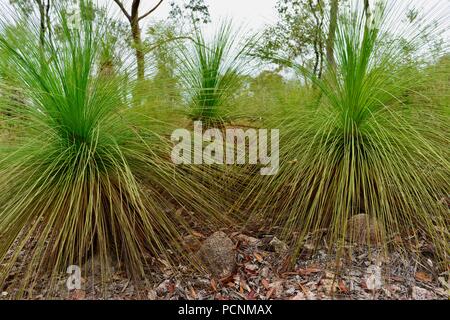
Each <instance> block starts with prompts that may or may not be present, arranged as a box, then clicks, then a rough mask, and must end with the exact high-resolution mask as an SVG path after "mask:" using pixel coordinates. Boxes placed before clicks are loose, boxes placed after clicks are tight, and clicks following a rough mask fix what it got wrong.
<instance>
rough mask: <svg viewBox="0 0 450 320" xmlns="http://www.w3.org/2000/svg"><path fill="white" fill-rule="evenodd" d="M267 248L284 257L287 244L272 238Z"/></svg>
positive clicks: (287, 248)
mask: <svg viewBox="0 0 450 320" xmlns="http://www.w3.org/2000/svg"><path fill="white" fill-rule="evenodd" d="M269 247H270V248H271V249H272V250H273V251H275V252H276V253H277V254H279V255H284V254H286V253H287V252H288V250H289V247H288V246H287V244H286V243H284V242H283V241H281V240H280V239H278V238H277V237H274V238H273V239H272V241H270V242H269Z"/></svg>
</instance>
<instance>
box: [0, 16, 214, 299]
mask: <svg viewBox="0 0 450 320" xmlns="http://www.w3.org/2000/svg"><path fill="white" fill-rule="evenodd" d="M60 12H63V11H61V10H60ZM57 22H58V24H59V25H60V26H61V28H60V30H59V36H58V39H54V40H52V39H50V40H49V39H47V40H46V43H45V47H44V48H43V47H41V46H40V44H39V40H38V39H39V38H38V35H37V34H35V33H33V30H36V33H37V32H38V30H39V28H38V27H37V25H33V24H32V23H33V22H30V26H29V28H28V30H29V31H28V33H20V34H19V33H18V34H17V35H16V37H15V38H14V40H13V38H11V37H9V38H5V37H0V48H1V50H2V52H6V53H7V54H8V56H9V59H8V63H13V64H14V68H13V70H15V72H14V78H15V79H16V81H17V82H19V83H20V84H21V86H20V91H21V92H20V93H21V95H22V96H23V99H22V98H21V99H20V103H17V105H15V106H14V115H13V116H12V117H11V118H10V120H9V121H10V122H12V123H14V125H15V128H16V130H15V131H14V139H13V141H11V140H8V141H0V143H1V145H0V186H1V190H2V193H1V194H0V287H3V286H5V285H7V284H8V283H7V282H5V281H7V279H8V277H10V276H11V275H12V274H13V273H14V274H21V280H20V281H21V284H22V286H21V289H22V290H21V291H20V292H19V295H22V294H23V293H24V290H25V289H26V292H27V294H28V295H32V292H33V290H32V289H33V287H34V286H35V285H36V284H37V283H38V281H39V280H40V279H43V277H44V276H45V277H47V278H48V277H50V281H51V282H50V288H49V290H48V291H47V292H48V293H49V294H50V293H51V291H50V289H51V288H52V287H53V286H54V285H56V276H57V275H58V274H59V273H60V272H63V273H65V271H66V269H67V267H68V266H70V265H78V266H80V267H84V268H86V270H87V268H89V263H90V262H89V261H94V259H95V261H99V262H100V266H101V267H100V268H101V275H96V276H98V277H100V278H101V279H97V280H101V281H102V282H103V281H106V280H107V276H108V275H109V274H110V273H109V272H110V270H111V267H112V265H114V266H115V267H119V268H123V269H124V270H125V271H127V273H128V274H129V276H130V277H135V278H141V277H145V274H146V266H147V264H148V263H149V262H151V259H150V258H151V257H152V256H153V257H155V258H157V259H160V260H165V261H168V262H169V263H175V261H177V260H179V259H183V257H185V256H186V255H187V253H186V252H185V251H184V250H183V248H182V247H181V242H180V237H181V235H182V234H184V233H185V232H188V231H189V230H187V228H186V221H185V220H184V219H183V215H182V214H180V213H175V211H177V210H176V209H177V208H181V207H185V208H186V209H187V210H191V211H192V212H194V213H195V214H194V218H195V217H198V218H200V217H201V218H200V220H201V221H203V222H204V223H207V222H214V221H216V220H215V218H214V214H213V212H215V209H213V207H214V204H215V203H218V202H219V201H220V199H215V198H214V197H213V196H212V195H210V196H208V194H210V191H209V187H208V186H206V185H204V184H202V183H201V181H200V182H199V183H196V181H199V180H198V177H200V176H201V174H202V172H197V171H196V169H195V168H192V169H191V170H190V171H189V173H186V172H180V171H179V170H178V169H177V168H176V167H175V166H174V165H173V164H172V163H171V161H170V150H171V144H170V141H169V142H167V141H166V140H165V139H163V138H162V137H161V136H160V135H159V134H158V132H161V130H162V128H163V127H165V125H164V124H162V123H161V122H160V121H157V120H152V119H149V118H147V117H144V116H142V115H141V114H139V113H138V112H137V111H136V110H135V109H134V108H133V106H132V104H131V102H130V101H129V100H132V99H131V98H130V97H129V96H130V95H129V94H128V95H127V94H124V91H126V88H125V89H124V90H122V89H123V88H122V86H123V83H124V81H122V79H121V77H120V76H119V74H120V72H119V70H116V72H115V73H114V74H115V75H114V74H108V76H105V75H104V74H102V72H101V71H102V68H101V65H98V62H99V61H101V60H100V58H101V54H102V51H101V44H102V41H101V40H102V35H104V34H105V33H104V32H103V31H104V29H105V28H107V25H102V24H101V23H97V24H93V23H92V22H86V21H82V22H81V25H80V26H79V27H78V28H70V26H71V25H70V24H69V23H68V21H67V17H66V16H65V15H64V14H63V13H61V14H59V15H58V19H57ZM3 23H7V22H3ZM2 86H3V85H2ZM4 86H5V87H7V86H6V85H4ZM8 107H9V105H8V104H7V103H2V105H1V108H2V109H4V108H8ZM173 207H175V210H170V208H173ZM188 260H190V261H193V260H194V259H192V257H190V258H189V259H188ZM83 270H84V271H85V269H83ZM91 276H94V275H93V274H86V275H84V277H91ZM46 286H49V284H46Z"/></svg>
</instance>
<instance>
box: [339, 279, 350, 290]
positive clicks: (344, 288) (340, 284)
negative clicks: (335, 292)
mask: <svg viewBox="0 0 450 320" xmlns="http://www.w3.org/2000/svg"><path fill="white" fill-rule="evenodd" d="M339 290H341V292H343V293H348V291H349V290H348V288H347V286H346V285H345V282H344V280H340V281H339Z"/></svg>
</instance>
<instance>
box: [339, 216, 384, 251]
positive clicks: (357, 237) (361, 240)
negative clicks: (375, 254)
mask: <svg viewBox="0 0 450 320" xmlns="http://www.w3.org/2000/svg"><path fill="white" fill-rule="evenodd" d="M380 231H381V230H380V227H379V223H378V221H377V220H376V219H375V218H370V217H369V215H367V214H358V215H356V216H353V217H351V218H350V219H349V221H348V230H347V240H349V241H351V242H356V243H358V244H368V241H370V244H372V245H376V244H379V243H380V240H381V239H380ZM368 232H369V235H368V234H367V233H368Z"/></svg>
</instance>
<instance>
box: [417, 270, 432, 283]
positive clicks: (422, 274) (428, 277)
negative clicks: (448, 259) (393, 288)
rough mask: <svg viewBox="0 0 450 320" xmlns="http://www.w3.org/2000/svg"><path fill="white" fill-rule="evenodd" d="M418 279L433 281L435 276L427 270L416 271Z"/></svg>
mask: <svg viewBox="0 0 450 320" xmlns="http://www.w3.org/2000/svg"><path fill="white" fill-rule="evenodd" d="M416 280H418V281H422V282H431V281H432V280H433V278H432V277H431V275H429V274H426V273H425V272H416Z"/></svg>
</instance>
